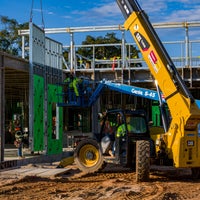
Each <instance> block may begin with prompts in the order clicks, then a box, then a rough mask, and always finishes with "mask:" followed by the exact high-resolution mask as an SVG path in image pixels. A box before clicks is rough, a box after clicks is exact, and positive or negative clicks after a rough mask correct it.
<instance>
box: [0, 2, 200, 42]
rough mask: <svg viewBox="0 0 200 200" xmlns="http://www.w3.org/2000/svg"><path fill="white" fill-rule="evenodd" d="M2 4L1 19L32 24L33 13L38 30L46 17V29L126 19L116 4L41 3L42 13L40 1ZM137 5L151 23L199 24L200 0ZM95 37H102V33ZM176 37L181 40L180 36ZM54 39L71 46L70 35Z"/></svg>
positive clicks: (78, 37) (196, 30)
mask: <svg viewBox="0 0 200 200" xmlns="http://www.w3.org/2000/svg"><path fill="white" fill-rule="evenodd" d="M0 2H1V4H0V15H3V16H8V17H9V18H14V19H16V20H17V21H18V22H19V23H24V22H29V21H30V16H31V13H32V21H33V23H35V24H36V25H38V26H41V25H42V16H43V19H44V26H45V28H65V27H66V28H67V27H85V26H106V25H119V24H123V23H124V18H123V15H122V13H121V11H120V9H119V8H118V6H117V3H116V1H115V0H98V1H94V0H78V1H76V0H42V9H41V4H40V2H41V0H34V1H32V0H18V1H16V0H0ZM138 3H139V4H140V6H141V8H142V9H143V10H145V12H146V13H147V14H148V16H149V19H150V21H151V22H152V23H159V22H185V21H187V22H191V21H198V22H200V1H199V0H138ZM41 11H42V12H41ZM170 31H172V30H165V31H164V32H163V33H160V35H161V37H162V38H165V37H166V40H167V35H168V36H169V35H171V34H169V33H170ZM173 31H174V30H173ZM95 34H96V35H98V36H102V34H103V33H94V35H95ZM190 34H191V35H192V36H193V37H195V38H197V39H200V27H198V28H194V30H192V32H190ZM86 35H92V34H89V33H87V34H80V33H79V34H78V33H77V35H75V43H76V40H77V43H80V42H81V41H83V40H84V39H85V37H86ZM104 35H105V33H104V34H103V36H104ZM180 35H181V36H182V37H184V31H183V32H180ZM50 37H51V36H50ZM173 37H174V38H175V39H177V40H178V34H175V35H174V36H173ZM52 38H53V39H56V40H58V41H59V42H62V43H63V45H69V35H66V34H60V35H52ZM162 38H161V39H162ZM130 40H131V39H130Z"/></svg>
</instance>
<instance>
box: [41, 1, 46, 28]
mask: <svg viewBox="0 0 200 200" xmlns="http://www.w3.org/2000/svg"><path fill="white" fill-rule="evenodd" d="M40 9H41V17H42V28H43V29H44V28H45V25H44V17H43V9H42V0H40Z"/></svg>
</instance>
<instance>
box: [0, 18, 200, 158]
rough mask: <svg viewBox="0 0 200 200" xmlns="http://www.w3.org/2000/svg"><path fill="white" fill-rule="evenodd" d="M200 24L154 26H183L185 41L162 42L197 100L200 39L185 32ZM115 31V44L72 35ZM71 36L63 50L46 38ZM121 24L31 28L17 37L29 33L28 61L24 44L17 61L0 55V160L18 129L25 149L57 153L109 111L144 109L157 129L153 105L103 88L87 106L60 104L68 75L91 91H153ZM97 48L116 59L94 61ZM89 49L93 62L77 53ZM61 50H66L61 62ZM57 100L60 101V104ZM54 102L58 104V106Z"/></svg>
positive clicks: (199, 96)
mask: <svg viewBox="0 0 200 200" xmlns="http://www.w3.org/2000/svg"><path fill="white" fill-rule="evenodd" d="M199 26H200V23H196V22H195V23H192V22H191V23H186V22H184V23H172V24H169V23H168V24H154V27H155V28H160V29H161V28H182V29H183V31H184V32H185V37H184V38H183V40H182V41H170V42H166V43H165V42H163V44H164V45H165V46H168V45H171V46H172V48H174V46H176V49H178V52H180V54H179V55H178V56H177V55H175V56H174V55H170V56H171V58H172V60H173V62H174V64H175V66H176V67H177V69H178V71H179V73H180V75H181V77H182V79H183V80H184V81H185V83H186V85H187V86H188V88H189V89H190V91H191V92H192V94H193V96H194V97H195V98H196V99H200V92H199V85H200V84H199V81H200V55H198V54H197V53H196V50H198V49H199V48H200V41H198V40H191V39H189V28H192V27H199ZM91 31H119V32H121V35H122V38H121V43H118V44H116V43H115V44H93V45H76V43H75V41H74V38H73V35H74V33H76V32H91ZM61 32H62V33H63V32H64V33H66V34H70V38H71V42H70V44H69V46H66V47H63V45H62V44H61V43H59V42H56V41H54V40H52V39H50V38H48V37H46V34H51V33H54V34H55V33H61ZM124 32H125V30H124V28H123V26H110V27H109V26H106V27H87V28H84V27H83V28H68V29H66V28H65V29H46V30H41V29H40V28H38V27H37V26H35V25H34V24H31V25H30V30H21V31H19V34H20V35H21V36H22V41H24V37H25V36H26V35H29V60H25V59H24V58H23V57H24V52H25V49H26V48H25V47H24V46H23V48H22V49H23V52H22V58H16V57H13V56H11V55H8V54H5V53H1V59H0V113H1V114H0V121H1V124H0V134H1V135H0V142H1V143H0V145H1V156H0V158H1V161H3V160H4V150H3V149H4V146H5V144H7V143H13V142H14V137H15V127H16V126H20V128H21V129H22V131H23V132H27V134H28V147H29V148H30V151H32V152H35V151H45V152H46V154H48V155H50V154H58V153H61V152H62V148H63V147H68V146H72V147H73V145H74V140H75V138H76V137H81V136H82V137H85V136H87V135H88V134H90V133H91V132H97V131H98V126H96V124H98V119H97V113H98V112H103V111H105V110H106V109H111V108H127V109H136V108H141V109H145V111H146V112H147V114H148V117H149V120H153V121H154V125H161V124H162V122H161V120H160V116H159V107H158V103H157V102H153V101H150V100H148V99H144V98H140V97H136V96H133V95H126V94H122V93H119V92H115V91H110V90H105V91H103V93H102V95H101V96H100V98H99V99H98V100H97V102H96V103H95V104H94V106H92V107H80V106H75V105H67V104H65V102H64V103H63V98H62V97H63V96H62V95H63V82H64V80H65V79H66V78H67V77H68V75H69V74H70V73H72V72H73V74H74V76H76V77H84V78H85V79H87V80H89V86H90V87H91V89H92V91H94V89H95V88H96V85H97V84H98V83H99V82H100V81H101V80H103V79H105V80H110V81H113V82H116V83H124V84H128V85H134V86H138V87H141V88H149V89H154V90H155V84H154V80H153V78H152V76H151V73H150V72H149V69H148V67H147V66H146V63H145V62H144V61H143V59H142V58H141V57H137V58H133V57H132V56H131V51H130V50H131V47H134V48H137V47H136V44H135V43H127V42H126V38H125V34H124ZM99 46H104V47H105V48H106V47H116V46H117V47H118V48H120V49H121V55H120V57H112V58H106V59H102V60H100V59H96V56H95V49H96V48H98V47H99ZM79 47H81V48H91V49H92V51H93V56H92V59H88V58H84V57H83V56H81V55H77V54H76V49H77V48H79ZM63 49H65V50H66V49H67V51H68V52H69V59H68V60H64V59H63V56H62V53H63ZM60 99H61V100H60ZM59 103H63V105H62V106H61V104H60V106H59Z"/></svg>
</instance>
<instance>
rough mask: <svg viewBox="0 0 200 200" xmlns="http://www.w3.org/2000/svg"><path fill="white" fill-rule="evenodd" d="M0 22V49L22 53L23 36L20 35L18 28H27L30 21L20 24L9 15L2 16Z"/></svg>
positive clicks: (15, 53)
mask: <svg viewBox="0 0 200 200" xmlns="http://www.w3.org/2000/svg"><path fill="white" fill-rule="evenodd" d="M0 23H1V30H0V51H3V52H7V53H9V54H12V55H17V56H18V55H20V53H21V37H20V36H19V35H18V30H19V29H27V28H28V23H24V24H19V23H18V22H17V21H16V20H15V19H9V18H8V17H7V16H0ZM27 42H28V41H27Z"/></svg>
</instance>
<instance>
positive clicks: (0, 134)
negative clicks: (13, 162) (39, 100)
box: [0, 55, 5, 161]
mask: <svg viewBox="0 0 200 200" xmlns="http://www.w3.org/2000/svg"><path fill="white" fill-rule="evenodd" d="M4 145H5V71H4V55H1V57H0V149H1V152H0V161H4Z"/></svg>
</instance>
